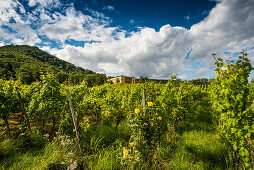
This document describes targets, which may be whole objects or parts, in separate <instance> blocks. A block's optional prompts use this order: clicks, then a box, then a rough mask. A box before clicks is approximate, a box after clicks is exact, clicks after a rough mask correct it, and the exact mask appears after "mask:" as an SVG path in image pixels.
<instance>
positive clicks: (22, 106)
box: [15, 87, 31, 130]
mask: <svg viewBox="0 0 254 170" xmlns="http://www.w3.org/2000/svg"><path fill="white" fill-rule="evenodd" d="M15 89H16V91H17V94H18V97H19V102H20V105H21V108H22V113H23V119H24V120H25V123H26V126H27V127H28V129H29V130H31V126H30V123H29V120H28V117H27V115H26V110H25V106H24V103H23V100H22V98H21V95H20V93H19V92H18V89H19V88H18V87H15Z"/></svg>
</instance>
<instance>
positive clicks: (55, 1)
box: [28, 0, 61, 8]
mask: <svg viewBox="0 0 254 170" xmlns="http://www.w3.org/2000/svg"><path fill="white" fill-rule="evenodd" d="M60 4H61V3H60V1H59V0H29V1H28V5H29V6H30V7H34V6H36V5H40V6H42V7H43V8H52V7H54V8H55V7H58V6H60Z"/></svg>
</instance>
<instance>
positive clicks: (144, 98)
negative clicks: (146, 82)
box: [143, 89, 146, 110]
mask: <svg viewBox="0 0 254 170" xmlns="http://www.w3.org/2000/svg"><path fill="white" fill-rule="evenodd" d="M143 108H144V110H145V109H146V96H145V89H143Z"/></svg>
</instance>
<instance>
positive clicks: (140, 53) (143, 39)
mask: <svg viewBox="0 0 254 170" xmlns="http://www.w3.org/2000/svg"><path fill="white" fill-rule="evenodd" d="M187 34H188V30H186V29H185V28H182V27H171V26H170V25H165V26H163V27H162V28H161V29H160V30H159V32H156V31H155V30H154V29H151V28H143V29H142V30H141V31H140V32H136V33H133V35H132V36H130V37H128V38H121V39H119V40H113V41H110V42H103V43H99V42H97V43H91V44H86V45H85V46H84V47H83V48H82V47H73V46H69V45H68V46H66V47H65V48H64V49H62V50H60V51H59V53H58V56H59V57H60V56H65V57H67V58H66V59H67V60H68V61H70V62H73V63H74V64H76V65H79V66H83V67H85V68H88V69H92V70H95V71H100V72H102V71H103V70H104V71H105V72H106V73H107V72H108V71H106V70H110V72H113V70H115V71H116V69H111V68H112V67H113V68H121V70H122V72H124V73H125V74H127V75H132V76H140V75H141V76H149V77H160V78H164V77H168V76H170V75H171V74H173V73H175V71H180V70H181V69H182V68H183V67H184V64H185V62H183V61H184V57H185V55H186V52H185V51H187V50H189V45H188V44H191V43H190V40H189V39H188V35H187ZM183 44H186V45H183ZM121 70H119V71H120V72H121Z"/></svg>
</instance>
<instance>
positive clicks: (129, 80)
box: [107, 75, 136, 84]
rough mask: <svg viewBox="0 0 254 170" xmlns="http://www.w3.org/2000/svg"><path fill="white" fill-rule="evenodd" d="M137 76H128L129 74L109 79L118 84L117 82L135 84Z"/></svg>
mask: <svg viewBox="0 0 254 170" xmlns="http://www.w3.org/2000/svg"><path fill="white" fill-rule="evenodd" d="M135 80H136V79H135V77H128V76H123V75H121V76H118V77H114V78H109V79H108V80H107V81H109V82H110V81H111V82H112V83H113V84H117V83H121V84H125V83H130V84H135V82H136V81H135Z"/></svg>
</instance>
